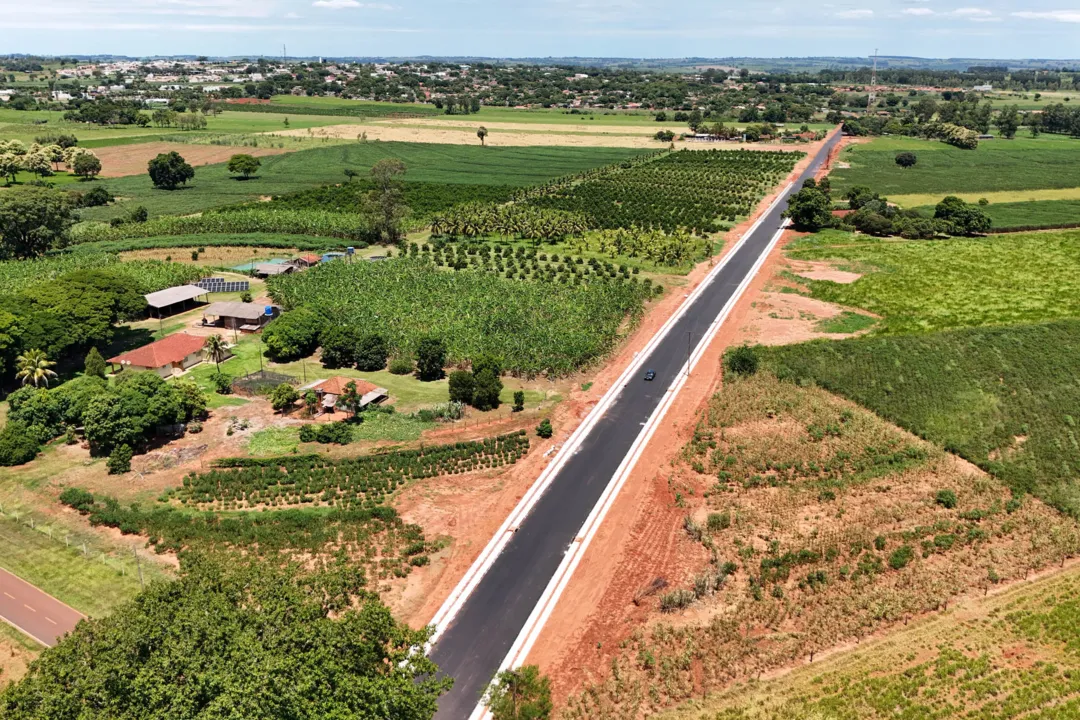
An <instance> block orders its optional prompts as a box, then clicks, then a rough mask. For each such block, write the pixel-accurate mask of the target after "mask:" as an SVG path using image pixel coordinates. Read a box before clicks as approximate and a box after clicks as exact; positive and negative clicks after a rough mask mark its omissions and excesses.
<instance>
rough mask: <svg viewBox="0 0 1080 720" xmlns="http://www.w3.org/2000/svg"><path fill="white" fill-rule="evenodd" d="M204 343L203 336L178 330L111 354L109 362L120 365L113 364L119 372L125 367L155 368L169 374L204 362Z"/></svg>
mask: <svg viewBox="0 0 1080 720" xmlns="http://www.w3.org/2000/svg"><path fill="white" fill-rule="evenodd" d="M205 344H206V338H204V337H197V336H195V335H188V334H187V333H176V334H175V335H170V336H168V337H166V338H163V339H161V340H158V341H157V342H152V343H150V344H149V345H143V346H142V347H141V348H137V349H135V350H131V351H130V352H126V353H123V354H121V355H117V356H116V357H114V358H110V359H109V362H110V363H112V364H113V365H118V366H119V368H114V370H115V371H117V372H118V371H120V370H125V369H131V370H153V371H154V372H156V373H157V374H158V375H160V376H161V377H163V378H167V377H169V376H171V375H175V374H179V373H182V372H183V371H185V370H187V369H188V368H190V367H191V366H192V365H198V364H199V363H200V362H202V360H203V356H202V349H203V345H205Z"/></svg>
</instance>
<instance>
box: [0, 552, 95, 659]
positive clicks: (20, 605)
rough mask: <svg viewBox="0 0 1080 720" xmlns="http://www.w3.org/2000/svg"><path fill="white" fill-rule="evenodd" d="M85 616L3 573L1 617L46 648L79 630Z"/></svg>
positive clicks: (1, 573) (0, 585)
mask: <svg viewBox="0 0 1080 720" xmlns="http://www.w3.org/2000/svg"><path fill="white" fill-rule="evenodd" d="M83 617H84V616H83V614H82V613H80V612H79V611H78V610H75V609H74V608H72V607H69V606H67V605H65V604H64V603H62V602H60V601H59V600H57V599H56V598H54V597H53V596H52V595H49V594H48V593H45V592H42V591H41V590H38V589H37V588H36V587H34V586H33V585H31V584H30V583H28V582H26V581H25V580H22V579H20V578H18V577H16V576H14V575H12V574H11V573H9V572H8V571H7V570H0V618H3V619H4V620H6V621H7V622H8V623H9V624H11V625H14V626H15V627H16V628H18V629H19V630H22V631H23V632H24V633H26V634H27V635H29V636H30V637H32V638H34V639H35V640H37V641H38V642H40V643H42V644H43V645H48V646H49V647H52V646H53V645H55V644H56V643H57V642H59V640H60V636H61V635H63V634H64V633H66V632H69V631H71V630H74V629H75V626H76V625H78V623H79V621H80V620H82V619H83Z"/></svg>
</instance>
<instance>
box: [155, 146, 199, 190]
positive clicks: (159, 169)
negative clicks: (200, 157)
mask: <svg viewBox="0 0 1080 720" xmlns="http://www.w3.org/2000/svg"><path fill="white" fill-rule="evenodd" d="M147 169H148V170H149V172H150V179H151V180H152V181H153V183H154V187H159V188H162V189H163V190H175V189H176V188H177V186H179V185H185V184H187V181H188V180H191V179H192V178H193V177H195V168H193V167H191V166H190V165H188V164H187V161H186V160H184V158H183V157H182V156H181V155H180V153H178V152H176V151H175V150H173V151H172V152H167V153H161V154H160V155H158V156H157V157H156V158H154V159H153V160H151V161H150V163H149V164H148V165H147Z"/></svg>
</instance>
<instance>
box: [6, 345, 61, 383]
mask: <svg viewBox="0 0 1080 720" xmlns="http://www.w3.org/2000/svg"><path fill="white" fill-rule="evenodd" d="M16 361H17V363H18V367H19V372H17V373H15V377H17V378H19V379H20V380H22V383H23V385H25V384H26V382H27V381H28V380H29V381H30V382H32V383H34V387H37V386H38V383H39V382H41V381H44V383H45V387H49V378H54V377H56V373H55V372H53V371H52V370H50V369H49V368H51V367H52V366H53V365H55V364H56V363H54V362H53V361H52V360H49V359H48V358H47V357H45V351H44V350H38V349H37V348H35V349H33V350H27V351H26V352H25V353H23V354H22V355H19V356H18V357H17V358H16Z"/></svg>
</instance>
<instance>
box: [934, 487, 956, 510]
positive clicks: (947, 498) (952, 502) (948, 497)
mask: <svg viewBox="0 0 1080 720" xmlns="http://www.w3.org/2000/svg"><path fill="white" fill-rule="evenodd" d="M934 502H936V503H937V504H938V505H940V506H941V507H943V508H946V509H949V510H952V509H953V508H954V507H956V493H954V492H953V491H952V490H938V492H937V495H935V496H934Z"/></svg>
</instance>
